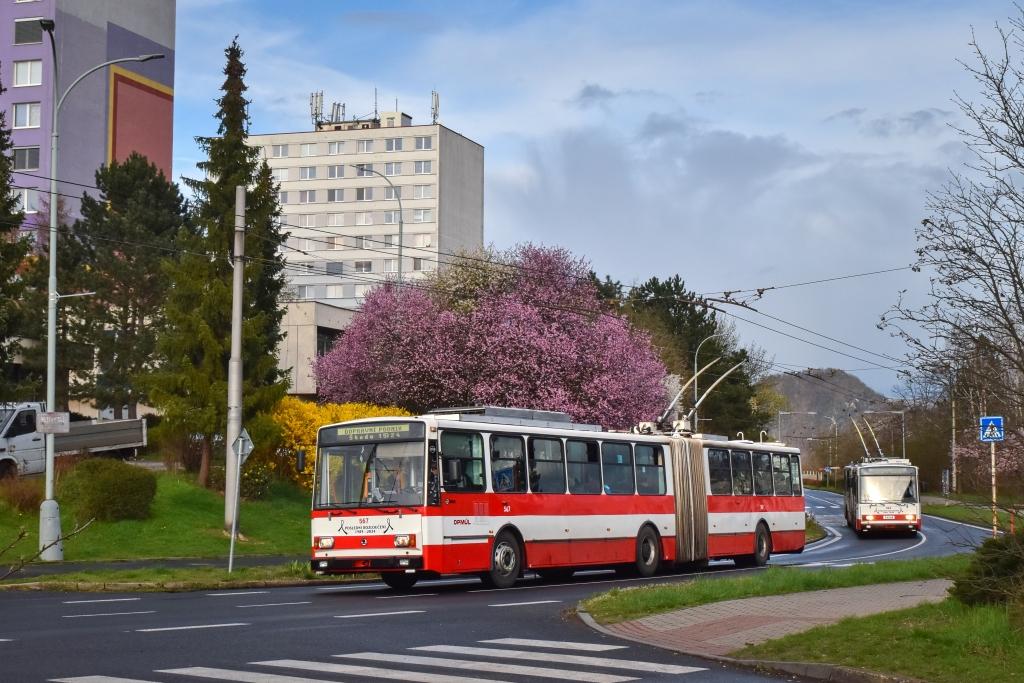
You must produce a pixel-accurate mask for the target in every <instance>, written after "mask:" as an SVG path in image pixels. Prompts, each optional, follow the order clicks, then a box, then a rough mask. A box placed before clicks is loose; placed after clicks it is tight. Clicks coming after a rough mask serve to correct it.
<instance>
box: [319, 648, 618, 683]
mask: <svg viewBox="0 0 1024 683" xmlns="http://www.w3.org/2000/svg"><path fill="white" fill-rule="evenodd" d="M334 656H335V657H344V658H349V659H369V660H373V661H375V662H381V661H387V660H388V659H389V656H388V655H386V654H384V653H382V652H354V653H350V654H343V655H334ZM400 660H401V662H402V664H422V665H424V666H436V667H439V668H447V669H464V670H469V671H490V672H494V673H507V674H510V675H512V674H516V675H519V676H540V677H542V678H561V679H563V680H567V681H584V682H586V683H625V682H626V681H635V680H636V679H635V678H632V677H629V676H613V675H611V674H601V673H591V672H588V671H566V670H563V669H552V668H548V667H540V666H524V665H521V664H502V663H500V662H479V661H474V660H472V659H447V658H445V657H417V656H416V655H407V654H403V655H402V656H401V658H400Z"/></svg>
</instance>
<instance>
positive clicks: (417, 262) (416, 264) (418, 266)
mask: <svg viewBox="0 0 1024 683" xmlns="http://www.w3.org/2000/svg"><path fill="white" fill-rule="evenodd" d="M412 269H413V270H423V259H421V258H414V259H413V260H412Z"/></svg>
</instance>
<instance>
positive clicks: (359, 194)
mask: <svg viewBox="0 0 1024 683" xmlns="http://www.w3.org/2000/svg"><path fill="white" fill-rule="evenodd" d="M372 199H373V188H372V187H357V188H356V201H357V202H368V201H370V200H372Z"/></svg>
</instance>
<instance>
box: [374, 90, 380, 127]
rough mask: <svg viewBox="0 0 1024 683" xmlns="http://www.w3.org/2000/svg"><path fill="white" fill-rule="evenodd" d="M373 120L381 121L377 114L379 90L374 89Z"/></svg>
mask: <svg viewBox="0 0 1024 683" xmlns="http://www.w3.org/2000/svg"><path fill="white" fill-rule="evenodd" d="M373 118H374V119H379V118H380V114H378V113H377V89H376V88H374V89H373Z"/></svg>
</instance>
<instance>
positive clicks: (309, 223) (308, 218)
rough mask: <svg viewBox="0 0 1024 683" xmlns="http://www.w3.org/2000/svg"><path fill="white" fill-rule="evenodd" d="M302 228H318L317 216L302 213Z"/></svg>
mask: <svg viewBox="0 0 1024 683" xmlns="http://www.w3.org/2000/svg"><path fill="white" fill-rule="evenodd" d="M298 220H299V227H300V228H315V227H316V214H313V213H300V214H299V217H298Z"/></svg>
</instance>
